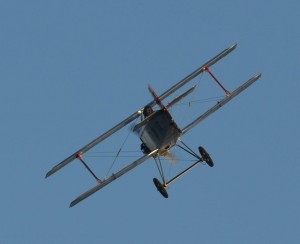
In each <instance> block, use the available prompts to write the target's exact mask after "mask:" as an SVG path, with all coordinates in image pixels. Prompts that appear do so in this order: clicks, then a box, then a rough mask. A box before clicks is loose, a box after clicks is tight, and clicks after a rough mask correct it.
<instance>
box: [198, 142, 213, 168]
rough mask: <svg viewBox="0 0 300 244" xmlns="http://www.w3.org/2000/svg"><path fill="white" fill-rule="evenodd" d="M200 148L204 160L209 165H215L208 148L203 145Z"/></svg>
mask: <svg viewBox="0 0 300 244" xmlns="http://www.w3.org/2000/svg"><path fill="white" fill-rule="evenodd" d="M198 149H199V152H200V154H201V156H202V161H205V162H206V163H207V165H208V166H210V167H213V166H214V162H213V161H212V159H211V157H210V156H209V154H208V153H207V152H206V150H205V149H204V148H203V147H199V148H198Z"/></svg>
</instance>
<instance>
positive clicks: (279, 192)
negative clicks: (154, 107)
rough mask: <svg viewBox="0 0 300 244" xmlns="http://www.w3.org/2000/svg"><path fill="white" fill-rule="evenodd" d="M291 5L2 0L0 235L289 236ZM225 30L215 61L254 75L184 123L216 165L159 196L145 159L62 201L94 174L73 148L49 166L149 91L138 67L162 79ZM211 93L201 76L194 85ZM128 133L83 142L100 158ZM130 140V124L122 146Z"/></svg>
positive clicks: (295, 205) (67, 238)
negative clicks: (210, 110)
mask: <svg viewBox="0 0 300 244" xmlns="http://www.w3.org/2000/svg"><path fill="white" fill-rule="evenodd" d="M299 12H300V4H299V1H292V0H290V1H284V2H283V1H276V0H275V1H261V0H260V1H257V0H253V1H233V0H229V1H151V3H150V2H149V1H89V2H87V1H77V0H75V1H56V0H54V1H33V0H29V1H14V0H12V1H2V2H1V3H0V37H1V38H0V77H1V88H2V89H1V91H0V94H1V96H0V101H1V103H0V107H1V125H2V126H1V128H0V135H1V140H0V143H1V145H0V147H1V149H2V155H1V158H2V160H1V171H0V172H1V173H0V182H1V184H0V185H1V186H0V189H1V194H2V197H1V201H0V206H1V208H0V209H1V218H0V243H11V244H15V243H24V244H25V243H31V244H32V243H100V242H101V243H120V242H122V243H298V242H299V241H300V234H299V233H300V213H299V206H300V196H299V187H300V182H299V173H300V166H299V159H298V152H299V150H298V148H299V140H300V134H299V122H300V118H299V108H298V104H299V103H300V98H299V95H298V93H299V92H298V91H299V88H300V85H299V77H300V71H299V67H298V66H299V54H300V52H299V43H300V31H299V27H298V23H299ZM233 43H238V48H237V50H235V51H234V52H233V53H232V54H230V56H228V57H226V58H225V59H224V60H222V61H221V62H220V63H218V64H216V65H215V66H214V67H213V68H212V70H213V72H214V73H215V74H216V75H217V76H218V78H219V79H220V80H221V81H222V82H223V83H224V85H226V87H227V88H228V89H229V90H233V89H234V88H236V87H238V86H239V85H240V84H242V83H243V82H244V81H246V80H247V79H248V78H250V77H251V76H253V75H255V74H256V73H259V72H262V73H263V77H262V78H261V79H260V80H259V81H258V82H257V83H255V84H254V85H253V86H252V87H250V88H249V89H248V90H246V91H245V92H244V93H242V94H241V95H240V96H239V97H237V98H236V99H234V100H233V101H231V102H230V103H229V104H228V105H226V106H225V107H223V108H222V109H220V110H219V111H218V112H217V113H215V114H214V115H212V116H211V117H209V118H208V119H206V120H205V121H203V123H201V124H199V125H198V126H197V127H196V128H195V129H194V130H193V131H192V132H191V133H189V134H187V135H185V136H184V138H183V139H184V141H185V142H186V143H188V144H189V145H190V146H191V147H193V148H197V147H198V146H199V145H202V146H204V147H205V148H206V149H207V150H208V151H209V152H210V154H211V156H212V157H213V159H214V161H215V167H214V168H209V167H207V166H206V165H201V166H199V167H198V168H196V169H195V170H193V171H192V172H191V173H189V174H188V175H187V176H185V177H184V178H182V179H180V180H179V181H177V182H176V183H174V184H173V185H171V187H170V189H168V191H169V195H170V197H169V199H168V200H166V199H163V198H162V197H161V196H160V195H159V193H158V192H157V191H156V189H155V188H154V185H153V183H152V178H153V177H158V175H159V174H158V172H157V170H156V168H155V164H154V162H153V161H152V160H149V161H147V162H146V163H144V164H143V165H141V166H140V167H138V168H136V169H134V170H133V171H132V172H130V173H128V174H127V175H125V176H124V177H122V178H121V179H119V180H117V181H116V182H114V183H112V184H111V185H109V186H107V187H106V188H104V189H103V190H101V191H100V192H98V193H96V194H95V195H93V196H92V197H91V198H89V199H87V200H86V201H84V202H82V203H80V204H78V205H77V206H76V207H74V208H71V209H69V208H68V206H69V203H70V202H71V201H72V200H73V199H74V198H75V197H77V196H78V195H79V194H81V193H83V192H84V191H85V190H87V189H89V188H90V187H92V186H94V185H95V182H94V181H93V179H92V178H91V177H90V176H89V175H88V173H87V171H86V170H85V169H84V168H83V167H82V165H80V163H79V162H77V161H76V162H73V163H72V164H71V165H70V166H67V167H66V168H64V169H63V170H62V171H60V172H59V173H57V174H56V175H53V176H52V177H51V178H49V179H47V180H45V179H44V176H45V174H46V172H47V171H48V170H49V169H51V168H52V167H53V166H54V165H55V164H57V163H59V162H60V161H62V160H63V159H64V158H66V157H67V156H69V155H70V154H71V153H73V152H74V151H75V150H78V149H79V148H80V147H82V146H83V145H85V144H86V143H88V142H89V141H91V140H93V139H94V138H95V137H97V136H98V135H100V134H101V133H103V132H104V131H106V130H107V129H109V128H110V127H112V126H113V125H115V124H116V123H118V122H120V121H121V120H123V119H124V118H126V117H127V116H128V115H130V114H132V113H133V112H135V111H136V110H137V109H139V108H141V107H142V106H143V105H145V104H146V103H148V102H149V101H150V99H151V97H150V95H149V93H148V91H147V85H148V84H149V83H151V85H152V86H153V87H154V89H155V90H156V91H157V93H162V92H164V91H165V90H166V89H167V88H169V87H170V86H171V85H173V84H175V83H176V82H178V81H179V80H180V79H182V78H184V77H185V76H186V75H188V74H190V73H191V72H192V71H194V70H195V69H196V68H198V67H200V66H201V65H202V64H204V63H205V62H206V61H207V60H209V59H210V58H212V57H213V56H215V55H216V54H217V53H219V52H220V51H222V50H223V49H225V48H227V47H229V46H230V45H231V44H233ZM199 79H200V78H199ZM195 82H198V78H197V79H195ZM188 87H189V86H188ZM220 94H222V91H221V90H220V89H219V88H218V87H217V86H216V84H214V83H213V81H212V80H211V79H209V77H208V76H207V75H206V76H205V75H203V76H201V81H200V85H199V88H198V93H197V94H195V95H194V97H195V98H198V96H199V99H205V98H211V97H215V96H219V95H220ZM168 101H169V100H168ZM168 101H167V100H166V102H168ZM213 104H214V103H210V104H207V103H205V104H200V105H199V104H198V105H197V106H195V107H194V106H193V108H192V109H194V110H191V111H193V112H189V115H194V116H195V115H197V114H200V113H201V112H203V111H205V109H206V107H209V106H212V105H213ZM174 110H175V109H174ZM186 110H188V109H186V107H183V108H182V109H181V112H184V114H185V113H186ZM178 111H179V112H177V114H181V112H180V109H179V110H178ZM174 113H176V111H174ZM179 117H180V118H182V117H183V115H182V116H181V115H180V116H179ZM127 133H128V130H125V132H123V134H122V133H120V135H117V136H116V137H114V138H112V139H111V140H109V141H107V142H105V143H104V144H103V148H97V149H96V151H95V152H94V155H92V154H90V157H89V158H88V161H89V162H91V165H92V167H93V168H94V169H95V171H97V173H98V172H100V173H99V174H100V175H101V174H102V170H101V167H102V166H103V165H106V169H107V165H109V164H110V163H111V159H109V160H110V161H109V162H107V161H108V159H107V158H100V157H94V156H95V155H96V156H98V155H99V152H100V151H101V150H118V149H119V148H120V146H121V144H122V142H123V140H124V135H125V136H126V135H127ZM138 146H139V141H138V139H137V138H136V137H135V136H133V137H130V139H129V142H128V144H126V148H125V149H124V150H133V151H138ZM175 153H177V152H176V151H175ZM178 153H179V152H178ZM137 154H139V152H137ZM179 154H180V153H179ZM179 156H180V155H179ZM118 161H119V160H118ZM129 162H130V159H128V158H124V159H121V160H120V162H116V164H117V166H119V167H121V166H122V164H126V163H129ZM103 167H104V166H103ZM180 167H183V168H184V167H185V162H180V163H178V164H177V165H175V166H174V167H170V166H168V164H166V169H167V172H168V174H171V173H175V172H176V170H178V169H180Z"/></svg>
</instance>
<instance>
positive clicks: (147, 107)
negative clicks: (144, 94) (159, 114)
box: [143, 106, 153, 117]
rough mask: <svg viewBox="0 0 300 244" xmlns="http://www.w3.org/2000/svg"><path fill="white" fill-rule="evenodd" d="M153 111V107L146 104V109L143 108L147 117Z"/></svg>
mask: <svg viewBox="0 0 300 244" xmlns="http://www.w3.org/2000/svg"><path fill="white" fill-rule="evenodd" d="M152 113H153V109H152V107H151V106H146V107H145V108H144V109H143V114H144V116H145V117H147V116H149V115H150V114H152Z"/></svg>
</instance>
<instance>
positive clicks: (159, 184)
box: [153, 178, 169, 198]
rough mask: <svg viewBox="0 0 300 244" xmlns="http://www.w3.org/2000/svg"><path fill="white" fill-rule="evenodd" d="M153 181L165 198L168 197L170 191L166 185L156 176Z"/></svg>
mask: <svg viewBox="0 0 300 244" xmlns="http://www.w3.org/2000/svg"><path fill="white" fill-rule="evenodd" d="M153 183H154V185H155V186H156V189H157V190H158V191H159V192H160V194H161V195H163V197H164V198H168V197H169V195H168V192H167V191H166V189H165V187H164V185H163V184H162V183H160V181H159V180H158V179H156V178H154V179H153Z"/></svg>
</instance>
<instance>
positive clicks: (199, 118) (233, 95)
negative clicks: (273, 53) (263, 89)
mask: <svg viewBox="0 0 300 244" xmlns="http://www.w3.org/2000/svg"><path fill="white" fill-rule="evenodd" d="M260 77H261V74H258V75H255V76H254V77H252V78H251V79H249V80H248V81H246V82H245V83H244V84H243V85H241V86H240V87H239V88H237V89H236V90H234V91H233V92H232V93H231V95H230V96H227V97H225V98H224V99H222V100H221V101H219V102H218V103H217V104H216V105H215V106H213V107H212V108H210V109H209V110H207V111H206V112H205V113H204V114H202V115H201V116H200V117H198V118H197V119H196V120H194V121H193V122H192V123H190V124H189V125H187V126H186V127H185V128H184V129H183V130H182V134H185V133H186V132H188V131H189V130H191V129H192V128H193V127H194V126H196V125H197V124H199V123H200V122H201V121H202V120H204V119H205V118H207V117H208V116H209V115H211V114H212V113H214V112H215V111H217V110H218V109H219V108H221V107H222V106H223V105H225V104H226V103H228V102H229V101H230V100H231V99H233V98H234V97H235V96H237V95H238V94H240V93H241V92H242V91H244V90H245V89H247V88H248V87H249V86H251V85H252V84H253V83H254V82H255V81H257V80H258V79H259V78H260Z"/></svg>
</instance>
